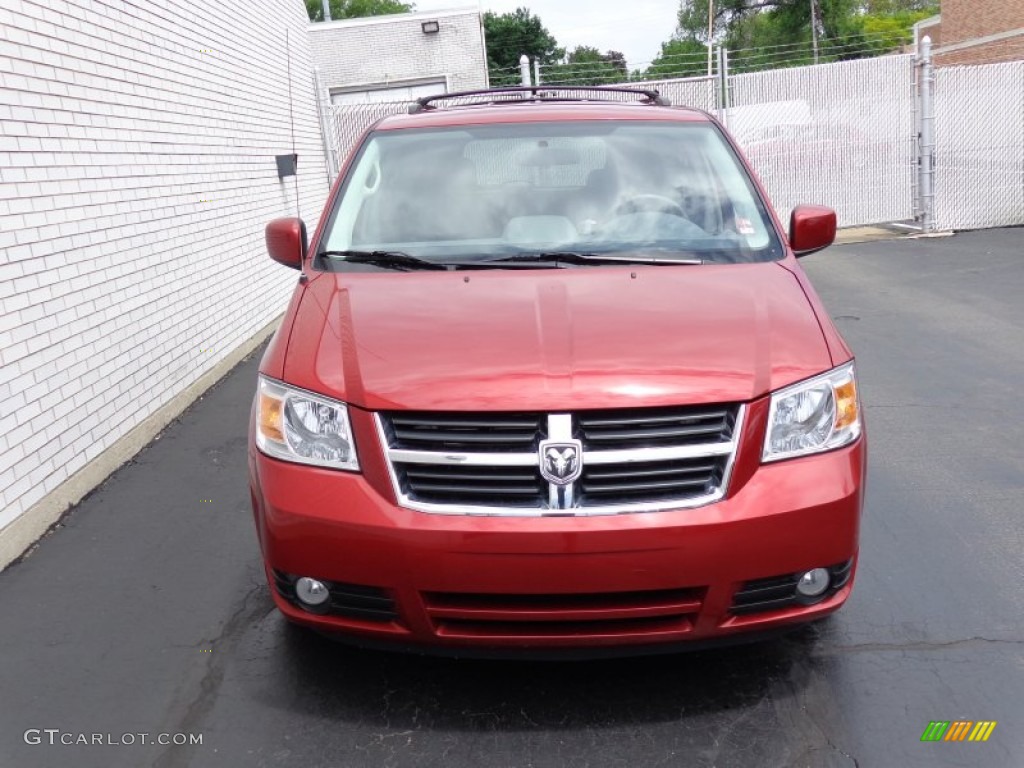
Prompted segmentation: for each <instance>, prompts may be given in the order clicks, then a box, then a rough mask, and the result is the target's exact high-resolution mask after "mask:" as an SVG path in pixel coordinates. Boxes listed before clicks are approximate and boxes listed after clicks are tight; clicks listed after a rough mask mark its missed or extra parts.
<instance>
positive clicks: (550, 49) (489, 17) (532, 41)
mask: <svg viewBox="0 0 1024 768" xmlns="http://www.w3.org/2000/svg"><path fill="white" fill-rule="evenodd" d="M484 35H485V37H486V39H487V68H488V70H489V71H490V74H491V85H514V84H516V83H519V82H520V76H519V57H520V56H522V55H523V54H526V55H527V56H529V57H530V59H531V60H532V59H534V58H539V59H540V63H541V64H542V65H550V64H555V63H557V62H559V61H561V59H562V58H563V57H564V56H565V49H563V48H559V47H558V41H557V40H555V38H554V37H553V36H552V35H551V33H550V32H548V30H547V28H546V27H545V26H544V24H543V23H542V22H541V20H540V18H538V17H537V16H535V15H534V14H532V13H530V11H529V10H528V9H526V8H517V9H516V10H515V11H513V12H511V13H502V14H500V15H499V14H496V13H492V12H491V11H488V12H487V13H485V14H484Z"/></svg>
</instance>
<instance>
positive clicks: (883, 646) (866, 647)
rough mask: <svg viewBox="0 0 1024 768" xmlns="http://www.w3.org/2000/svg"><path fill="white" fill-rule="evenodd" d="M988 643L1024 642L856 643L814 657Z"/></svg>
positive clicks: (1018, 642)
mask: <svg viewBox="0 0 1024 768" xmlns="http://www.w3.org/2000/svg"><path fill="white" fill-rule="evenodd" d="M978 643H986V644H993V645H1021V644H1022V643H1024V640H1012V639H1003V638H993V637H981V636H980V635H978V636H974V637H965V638H961V639H959V640H949V641H946V642H942V643H934V642H925V641H914V642H909V643H855V644H853V645H833V646H831V647H829V648H827V649H818V650H816V651H815V652H814V654H813V655H814V656H834V655H839V654H843V653H872V652H876V651H879V652H881V651H938V650H943V649H946V648H957V647H960V646H967V645H976V644H978Z"/></svg>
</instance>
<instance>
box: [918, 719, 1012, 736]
mask: <svg viewBox="0 0 1024 768" xmlns="http://www.w3.org/2000/svg"><path fill="white" fill-rule="evenodd" d="M996 725H997V722H996V721H995V720H978V721H977V722H974V721H973V720H952V721H950V720H932V721H931V722H930V723H928V727H927V728H925V729H924V733H922V734H921V741H988V737H989V736H991V735H992V731H994V730H995V729H996Z"/></svg>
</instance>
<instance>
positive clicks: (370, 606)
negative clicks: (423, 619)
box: [274, 571, 398, 622]
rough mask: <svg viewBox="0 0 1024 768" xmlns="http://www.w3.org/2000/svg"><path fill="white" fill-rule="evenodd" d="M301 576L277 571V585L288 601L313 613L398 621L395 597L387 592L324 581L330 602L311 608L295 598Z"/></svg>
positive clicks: (275, 574)
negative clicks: (296, 587) (297, 582)
mask: <svg viewBox="0 0 1024 768" xmlns="http://www.w3.org/2000/svg"><path fill="white" fill-rule="evenodd" d="M298 579H299V577H298V576H295V575H293V574H290V573H284V572H283V571H274V586H275V587H276V588H277V592H278V594H280V595H281V597H283V598H284V599H285V600H287V601H288V602H290V603H292V604H293V605H296V606H298V607H300V608H302V609H304V610H307V611H309V612H310V613H319V614H333V615H336V616H344V617H347V618H351V619H363V620H365V621H386V622H391V621H395V620H397V618H398V611H397V609H396V608H395V601H394V598H392V597H391V595H389V594H388V593H387V592H385V591H384V590H383V589H378V588H377V587H366V586H362V585H359V584H345V583H342V582H340V581H324V584H325V585H327V590H328V592H329V593H330V599H328V601H327V602H326V603H324V604H323V605H320V606H307V605H304V604H303V603H301V602H300V601H299V599H298V598H297V597H296V596H295V582H296V581H298Z"/></svg>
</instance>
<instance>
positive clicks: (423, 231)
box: [249, 88, 866, 655]
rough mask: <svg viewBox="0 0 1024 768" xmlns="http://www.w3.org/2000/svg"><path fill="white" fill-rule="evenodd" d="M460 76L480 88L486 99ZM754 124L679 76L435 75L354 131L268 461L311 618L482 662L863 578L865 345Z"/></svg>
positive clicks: (739, 622)
mask: <svg viewBox="0 0 1024 768" xmlns="http://www.w3.org/2000/svg"><path fill="white" fill-rule="evenodd" d="M456 97H457V98H456ZM835 229H836V218H835V214H834V213H833V212H832V211H830V210H828V209H826V208H821V207H816V206H800V207H798V208H796V209H795V210H794V211H793V213H792V217H791V221H790V226H789V231H788V232H786V231H784V229H783V227H782V226H781V224H780V222H779V220H778V218H777V216H776V215H775V214H774V213H773V211H772V208H771V206H770V204H769V202H768V199H767V197H766V195H765V193H764V190H763V189H762V188H761V187H760V186H759V184H758V182H757V181H756V180H755V179H754V178H753V176H752V173H751V171H750V169H749V167H748V166H747V163H746V162H745V160H744V159H743V157H742V155H741V154H740V152H739V150H738V149H737V147H736V144H735V143H734V142H733V141H732V139H731V138H730V137H729V135H728V134H727V132H726V131H725V130H724V129H723V127H722V126H721V125H720V124H719V123H718V122H717V121H716V120H715V119H714V118H713V117H711V116H710V115H708V114H707V113H705V112H703V111H700V110H697V109H689V108H675V107H672V106H670V105H669V104H667V102H665V100H664V99H662V98H661V97H660V96H659V95H658V94H657V93H656V92H652V91H629V90H625V89H623V90H613V89H582V88H572V89H571V90H570V89H557V88H545V89H544V90H543V91H539V92H538V91H536V90H531V89H506V90H502V91H488V92H482V93H470V94H452V95H447V96H443V97H435V98H425V99H421V100H420V101H419V102H418V104H417V105H416V106H415V107H414V108H413V109H411V110H410V112H409V114H403V115H398V116H393V117H388V118H386V119H384V120H382V121H380V122H379V123H377V124H376V125H375V126H374V127H373V128H372V129H371V130H370V131H369V132H368V133H367V134H366V135H365V136H364V138H363V139H362V141H361V142H360V144H359V146H358V147H357V148H356V149H355V150H354V151H353V153H352V155H351V157H350V158H348V161H347V163H346V166H345V168H344V170H343V172H342V174H341V175H340V178H339V180H338V182H337V184H335V186H334V189H333V191H332V193H331V195H330V199H329V201H328V203H327V205H326V208H325V210H324V213H323V216H322V218H321V221H320V224H319V226H318V227H317V230H316V232H315V233H314V235H313V237H312V240H311V242H310V243H309V244H307V241H306V231H305V227H304V225H303V223H302V222H301V221H300V220H298V219H281V220H277V221H274V222H271V223H270V225H269V226H268V227H267V246H268V249H269V251H270V255H271V257H272V258H274V259H275V260H277V261H279V262H281V263H283V264H286V265H287V266H290V267H293V268H295V269H297V270H300V272H301V275H300V277H299V280H298V284H297V285H296V287H295V292H294V295H293V296H292V299H291V303H290V304H289V306H288V310H287V313H286V314H285V317H284V321H283V323H282V324H281V327H280V328H279V329H278V331H277V333H276V335H275V336H274V338H273V340H272V341H271V343H270V346H269V348H268V349H267V352H266V354H265V356H264V358H263V361H262V364H261V366H260V375H259V381H258V385H257V388H258V391H257V395H256V399H255V403H254V407H253V412H252V423H251V429H250V447H249V472H250V484H251V488H252V502H253V511H254V515H255V519H256V526H257V530H258V533H259V540H260V546H261V548H262V551H263V558H264V561H265V564H266V571H267V578H268V580H269V583H270V589H271V592H272V594H273V597H274V601H275V602H276V604H277V606H278V608H279V609H280V610H281V612H282V613H283V614H284V615H285V616H286V617H287V618H288V619H289V620H290V621H292V622H295V623H297V624H302V625H307V626H309V627H313V628H316V629H318V630H322V631H326V632H329V633H333V634H337V635H340V636H343V637H346V638H348V639H351V640H354V641H357V642H362V643H368V644H386V645H389V646H391V647H399V648H406V649H420V650H435V651H442V652H447V653H451V654H456V655H462V654H470V653H477V654H480V653H482V654H499V655H515V654H520V653H531V652H532V653H542V654H543V653H549V652H552V651H555V652H558V653H562V652H571V653H575V654H580V653H583V654H588V653H589V654H594V653H599V654H603V653H612V652H620V653H642V652H651V651H659V650H665V651H667V650H678V649H684V648H687V647H690V648H692V647H695V646H696V645H699V644H703V643H704V642H708V641H722V640H727V639H730V638H736V637H740V636H743V637H748V636H749V637H753V636H755V634H754V633H758V632H761V631H765V630H774V629H778V628H784V627H787V626H791V625H794V624H797V623H800V622H806V621H810V620H814V619H819V618H822V617H824V616H826V615H827V614H830V613H832V612H833V611H835V610H836V609H838V608H839V607H840V606H841V605H842V604H843V603H844V602H845V601H846V599H847V598H848V597H849V595H850V590H851V588H852V585H853V577H854V571H855V569H856V561H857V546H858V530H859V520H860V513H861V505H862V499H863V490H864V473H865V462H866V449H865V437H864V428H863V422H862V414H861V405H860V402H859V398H858V393H857V380H856V373H855V368H854V362H853V357H852V353H851V352H850V349H849V348H848V347H847V345H846V344H845V343H844V341H843V339H842V338H841V337H840V335H839V333H838V332H837V331H836V328H835V327H834V326H833V324H832V322H831V320H830V318H829V315H828V314H827V312H826V311H825V310H824V308H823V307H822V305H821V302H820V301H819V299H818V297H817V296H816V295H815V293H814V290H813V288H812V287H811V284H810V282H809V281H808V280H807V277H806V276H805V274H804V272H803V270H802V269H801V268H800V266H799V264H798V263H797V261H796V257H799V256H802V255H805V254H808V253H812V252H814V251H817V250H820V249H822V248H825V247H827V246H828V245H830V244H831V243H832V241H833V239H834V237H835Z"/></svg>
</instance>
